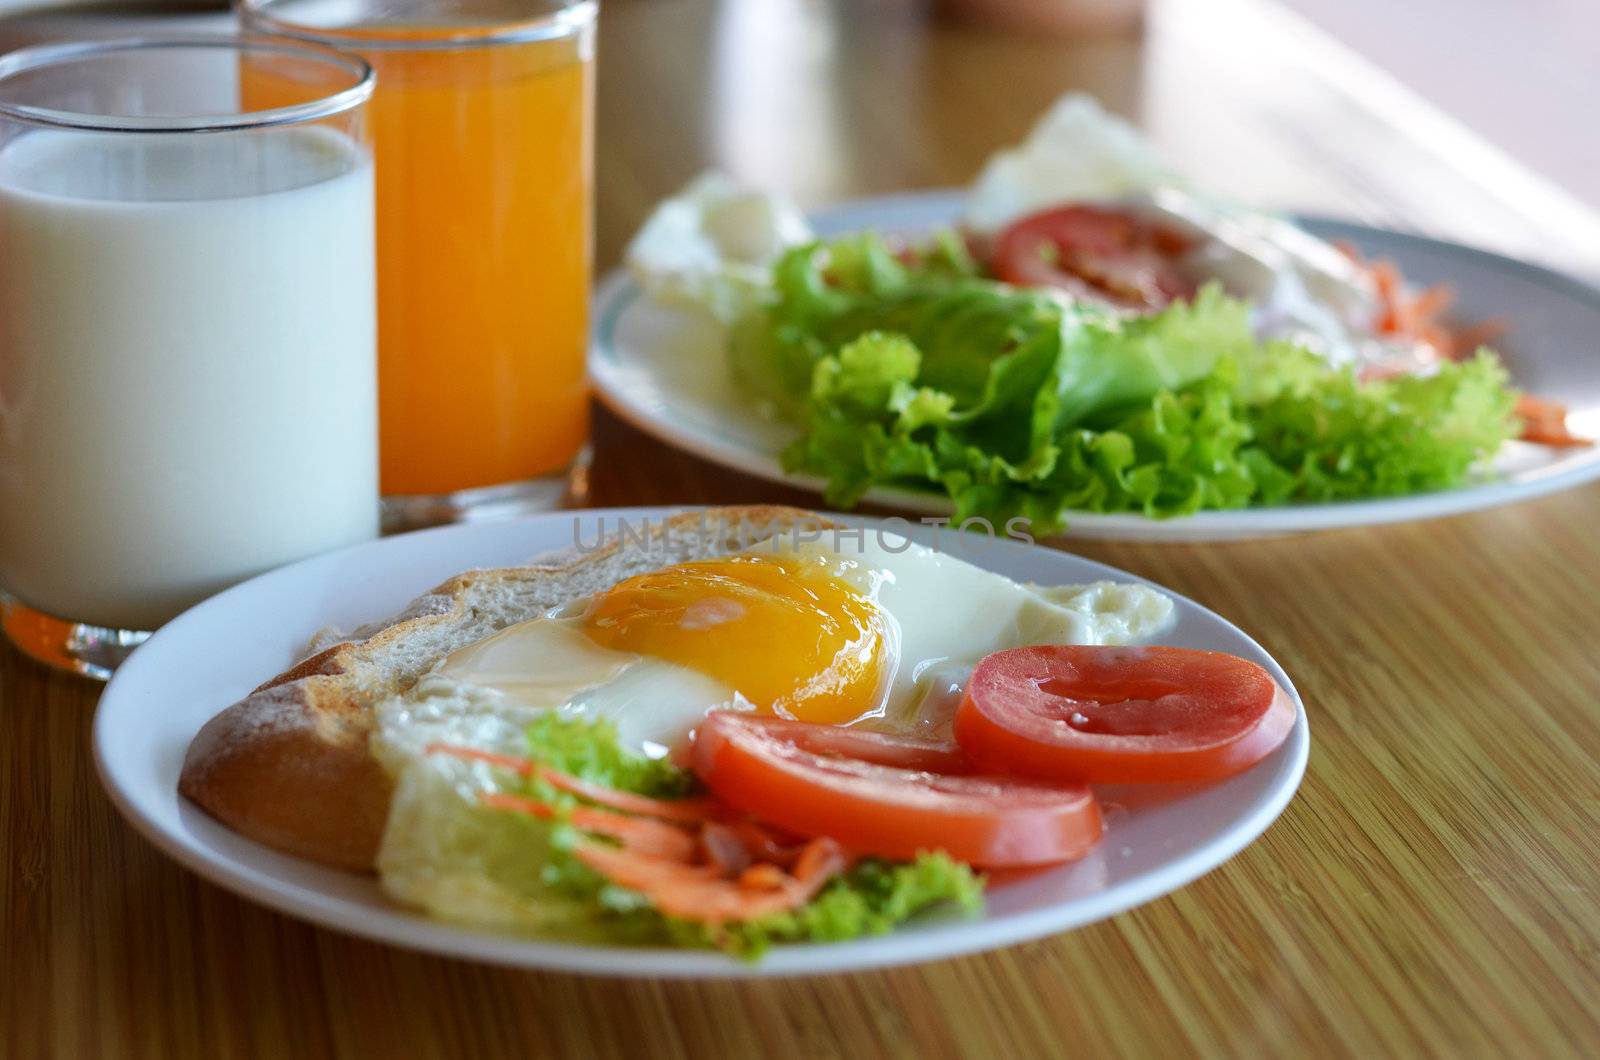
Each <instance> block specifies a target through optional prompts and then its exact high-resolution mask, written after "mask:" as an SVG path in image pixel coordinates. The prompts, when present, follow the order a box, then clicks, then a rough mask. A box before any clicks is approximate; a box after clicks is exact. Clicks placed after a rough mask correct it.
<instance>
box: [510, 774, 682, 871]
mask: <svg viewBox="0 0 1600 1060" xmlns="http://www.w3.org/2000/svg"><path fill="white" fill-rule="evenodd" d="M480 801H482V803H483V804H484V805H485V806H490V807H493V808H495V809H497V810H515V811H517V812H518V813H526V814H529V815H531V816H534V817H541V818H550V817H554V816H555V815H556V808H555V807H554V806H551V805H550V804H549V803H547V802H540V801H538V800H537V799H527V798H523V797H522V796H520V795H507V794H504V793H501V792H485V793H484V794H483V795H482V796H481V798H480ZM569 819H570V820H571V821H572V823H573V825H575V826H576V827H578V828H581V829H583V830H584V831H585V832H593V833H595V834H596V835H603V836H609V837H611V838H612V839H615V840H617V841H618V842H619V843H621V844H622V846H623V849H625V850H632V851H637V852H638V853H641V854H651V855H654V856H655V857H661V858H666V859H668V860H670V861H678V862H682V863H684V864H688V863H689V862H691V861H693V860H694V856H695V852H696V849H697V846H696V843H695V838H694V836H692V835H690V834H689V833H687V832H685V831H684V830H683V829H681V828H677V827H674V826H673V825H670V824H667V823H665V822H664V821H652V820H650V819H649V818H647V817H629V816H627V815H626V814H620V813H612V812H610V811H609V810H597V809H595V808H593V807H591V806H578V807H574V808H573V810H572V812H571V814H570V816H569Z"/></svg>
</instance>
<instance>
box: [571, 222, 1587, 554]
mask: <svg viewBox="0 0 1600 1060" xmlns="http://www.w3.org/2000/svg"><path fill="white" fill-rule="evenodd" d="M960 208H961V194H960V193H959V192H948V191H942V192H926V193H921V194H915V195H899V196H893V197H889V198H882V199H866V200H862V201H859V202H854V203H848V204H845V205H843V206H839V207H836V208H834V209H831V210H828V211H825V212H823V213H821V214H819V215H818V216H817V217H815V218H814V221H815V224H816V226H817V229H818V230H819V231H820V232H821V233H822V234H824V235H829V234H837V233H842V232H850V231H858V230H860V229H864V228H873V229H877V230H879V231H884V232H898V233H916V232H922V231H926V230H928V229H930V228H932V227H935V226H937V225H940V224H947V223H950V222H952V221H953V220H954V219H955V218H956V217H957V216H958V215H959V213H960ZM1304 224H1305V226H1306V227H1307V228H1309V229H1310V230H1311V231H1313V232H1315V233H1317V234H1318V235H1321V236H1324V237H1328V238H1337V239H1348V240H1350V241H1351V242H1353V243H1355V244H1356V245H1357V246H1358V247H1360V248H1361V250H1362V251H1363V252H1365V253H1367V254H1369V255H1373V256H1376V257H1384V258H1392V259H1393V260H1394V261H1395V262H1397V263H1398V264H1399V265H1400V268H1401V269H1402V270H1403V271H1404V272H1405V274H1406V275H1407V276H1408V277H1410V278H1411V279H1413V280H1414V281H1416V282H1417V283H1421V284H1433V283H1439V282H1446V283H1449V284H1451V285H1453V286H1454V287H1455V289H1456V291H1457V293H1458V296H1459V297H1458V301H1457V304H1458V305H1459V306H1460V307H1461V308H1462V309H1463V311H1464V312H1466V313H1468V314H1470V315H1471V318H1472V319H1485V318H1489V317H1504V318H1505V319H1506V320H1507V321H1508V322H1509V323H1510V331H1509V332H1508V333H1507V336H1506V338H1505V340H1504V342H1502V343H1497V345H1499V346H1500V347H1501V352H1502V353H1503V354H1504V355H1505V359H1506V362H1507V364H1508V366H1509V367H1510V369H1511V374H1512V377H1513V379H1514V380H1515V382H1516V383H1517V385H1518V386H1520V387H1522V388H1523V389H1525V390H1528V391H1530V392H1532V393H1536V394H1539V395H1540V396H1542V397H1547V398H1551V399H1554V400H1556V401H1561V402H1564V403H1565V404H1566V405H1567V406H1568V408H1569V409H1570V410H1571V413H1572V417H1571V420H1570V423H1571V424H1572V426H1573V428H1574V429H1575V430H1578V431H1579V432H1580V433H1584V434H1588V435H1591V436H1593V435H1600V354H1597V352H1596V349H1595V344H1594V336H1595V335H1597V334H1600V291H1596V290H1594V289H1593V288H1590V287H1586V286H1584V285H1583V284H1581V283H1579V282H1577V281H1576V280H1573V279H1571V278H1570V277H1567V276H1563V275H1561V274H1560V273H1556V272H1551V271H1549V270H1547V269H1541V268H1537V267H1535V266H1532V265H1526V264H1523V263H1521V262H1518V261H1513V260H1511V259H1509V258H1504V257H1500V256H1498V255H1495V254H1489V253H1486V252H1484V251H1480V250H1472V249H1469V248H1467V247H1461V246H1456V245H1455V244H1451V243H1441V242H1438V241H1436V240H1432V239H1424V238H1422V237H1420V236H1412V235H1404V234H1401V233H1399V232H1388V231H1383V230H1381V229H1375V228H1367V227H1364V226H1361V225H1352V224H1344V223H1340V222H1335V221H1324V220H1308V221H1305V222H1304ZM595 319H596V322H597V323H596V327H595V337H594V342H593V343H592V345H591V349H590V355H589V374H590V377H591V378H592V379H593V380H594V384H595V388H596V390H598V392H599V394H600V396H601V398H602V399H603V400H604V401H605V403H606V404H607V405H608V406H610V407H611V408H612V409H613V410H615V411H616V412H617V414H618V415H620V416H622V417H623V418H624V419H626V420H628V421H629V422H630V423H632V424H634V425H635V426H636V427H639V428H640V429H641V430H644V431H648V432H649V433H651V434H654V435H656V436H657V437H659V438H662V439H664V440H665V441H668V442H671V443H672V444H673V445H676V446H678V447H680V448H682V449H687V450H688V451H689V452H691V453H694V454H695V455H697V456H701V457H704V458H705V459H707V460H710V461H713V462H714V463H718V464H723V465H725V466H727V467H731V468H734V469H736V470H738V471H743V472H745V473H747V474H751V475H756V476H758V477H760V478H764V479H770V480H771V481H774V482H784V483H790V484H793V485H798V486H801V487H804V488H807V489H813V490H816V491H817V492H819V493H820V492H821V490H822V480H821V479H820V478H816V477H814V476H809V475H786V474H784V472H783V469H782V468H781V467H780V466H779V464H778V453H779V452H780V451H782V449H783V447H784V446H785V445H786V444H787V443H788V442H789V441H791V440H792V439H793V438H794V436H795V430H794V428H792V427H790V426H787V425H785V424H781V423H774V422H772V421H770V420H767V419H765V418H763V417H762V416H761V415H759V414H758V413H757V412H756V410H755V409H754V407H753V404H752V403H751V402H750V401H748V400H745V399H742V398H741V397H740V396H739V395H738V394H737V393H736V392H735V391H734V389H733V386H732V382H731V380H730V379H729V378H728V372H727V370H726V362H725V359H724V358H723V356H722V354H721V349H722V342H721V338H720V334H719V332H718V330H717V329H716V327H715V326H714V325H710V324H708V323H707V322H705V321H702V320H698V319H696V318H695V317H694V316H693V315H692V314H687V313H681V312H675V311H672V310H669V309H663V308H661V307H660V306H656V305H653V304H651V302H650V301H649V300H648V299H646V298H645V297H644V295H643V292H641V291H640V290H639V287H638V286H637V285H636V284H634V283H633V281H632V280H630V279H628V278H627V277H626V276H625V275H622V274H620V273H618V274H614V275H612V276H611V277H609V278H608V279H607V280H606V281H605V282H604V283H603V284H601V286H600V289H599V291H598V292H597V299H596V314H595ZM1597 477H1600V447H1595V448H1586V449H1566V450H1559V449H1549V448H1545V447H1542V446H1533V445H1528V444H1526V443H1523V442H1510V443H1508V444H1507V445H1506V447H1505V448H1504V450H1503V451H1502V452H1501V453H1500V454H1499V456H1498V458H1497V459H1496V460H1495V462H1494V466H1493V467H1492V468H1491V469H1489V470H1488V472H1487V473H1486V474H1485V475H1483V476H1482V477H1481V478H1480V479H1479V480H1478V481H1476V482H1474V483H1473V484H1470V485H1467V486H1464V487H1462V488H1459V489H1455V490H1449V491H1444V492H1439V493H1426V494H1418V495H1415V496H1410V497H1397V498H1390V499H1384V500H1372V501H1350V502H1341V503H1337V504H1300V505H1287V506H1283V507H1278V508H1254V509H1246V510H1243V511H1224V512H1200V513H1198V514H1195V515H1191V516H1186V517H1183V518H1177V519H1149V518H1146V517H1145V516H1142V515H1133V514H1121V515H1101V514H1094V513H1090V512H1082V513H1077V514H1073V515H1070V516H1069V519H1068V526H1067V530H1066V534H1067V536H1072V537H1092V538H1120V539H1126V540H1141V541H1211V540H1224V539H1229V538H1247V537H1259V536H1267V535H1272V534H1283V533H1291V532H1295V531H1303V530H1327V529H1333V528H1336V527H1344V526H1367V525H1373V524H1377V523H1392V522H1402V521H1406V520H1412V519H1429V518H1433V517H1435V516H1441V515H1454V514H1457V513H1459V512H1465V511H1472V510H1474V509H1478V508H1488V507H1493V506H1495V505H1499V504H1508V503H1510V502H1512V501H1518V500H1525V499H1527V498H1529V497H1536V496H1539V495H1540V494H1544V493H1550V492H1552V491H1554V490H1559V489H1567V488H1569V487H1571V486H1575V485H1577V484H1579V483H1581V482H1587V481H1589V480H1591V479H1594V478H1597ZM866 500H867V501H868V502H870V503H873V504H879V505H884V506H887V507H891V508H900V509H904V510H906V511H911V512H919V513H927V514H930V515H948V514H949V513H950V510H951V509H950V503H949V500H948V499H947V498H945V497H943V496H940V495H938V494H934V493H927V492H920V491H916V490H910V489H900V488H882V487H880V488H878V489H873V490H871V491H869V492H868V493H867V495H866Z"/></svg>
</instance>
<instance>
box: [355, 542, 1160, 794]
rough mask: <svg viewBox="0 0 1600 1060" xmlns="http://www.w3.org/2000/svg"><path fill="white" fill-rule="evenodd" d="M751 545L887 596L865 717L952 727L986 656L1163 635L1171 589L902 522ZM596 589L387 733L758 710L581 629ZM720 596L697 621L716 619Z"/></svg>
mask: <svg viewBox="0 0 1600 1060" xmlns="http://www.w3.org/2000/svg"><path fill="white" fill-rule="evenodd" d="M749 552H750V553H751V554H786V555H788V556H790V557H791V558H795V559H798V560H799V561H800V562H801V563H802V564H803V565H804V566H807V567H811V568H812V569H813V570H814V572H815V573H817V574H824V575H827V576H830V577H833V578H836V579H838V580H839V581H842V582H844V583H845V584H847V585H849V586H850V587H851V588H852V589H854V590H855V591H856V592H857V593H859V594H860V595H861V596H863V597H865V598H867V599H870V600H872V601H874V602H875V603H876V604H877V606H878V607H879V609H880V610H881V611H882V613H883V614H884V616H885V618H886V619H887V627H888V636H887V637H886V638H885V642H884V646H883V657H882V659H881V672H882V675H883V676H882V679H881V682H880V687H879V689H878V691H877V694H876V696H875V697H874V699H873V701H872V702H871V703H870V704H867V709H866V711H865V714H864V717H863V719H862V724H865V725H868V726H870V727H872V728H876V729H880V730H883V731H888V732H899V733H916V734H922V735H930V736H944V735H947V734H948V731H949V724H950V717H951V715H952V713H953V711H954V709H955V706H956V704H957V703H958V702H959V698H960V694H961V690H962V687H963V685H964V684H965V682H966V680H967V677H968V676H969V675H970V674H971V671H972V668H973V667H974V666H975V665H976V664H977V663H978V661H979V660H980V659H982V658H983V657H984V656H985V655H988V654H989V653H990V652H993V651H998V650H1000V649H1002V648H1008V647H1018V646H1022V645H1027V644H1126V643H1131V642H1133V641H1137V640H1142V639H1145V638H1147V637H1150V636H1152V635H1154V634H1155V633H1157V632H1159V631H1160V630H1161V629H1162V628H1164V627H1165V626H1166V625H1167V624H1168V623H1169V622H1170V621H1171V616H1172V601H1171V600H1170V599H1169V598H1168V597H1166V596H1165V595H1163V594H1162V593H1159V592H1156V591H1155V590H1152V589H1149V588H1146V587H1144V586H1140V585H1131V584H1120V583H1113V582H1096V583H1093V584H1091V585H1076V586H1059V587H1053V588H1045V587H1040V586H1036V585H1026V584H1020V583H1018V582H1015V581H1013V580H1011V579H1010V578H1006V577H1004V576H1003V575H999V574H995V573H993V572H990V571H986V570H982V569H980V568H978V567H975V566H973V565H972V564H970V563H966V562H964V561H963V560H960V559H958V558H956V557H955V556H952V555H950V554H948V553H945V552H939V551H935V550H933V549H930V548H927V547H925V546H923V545H919V544H916V543H914V542H911V541H909V540H907V539H905V538H903V537H900V536H898V535H895V534H892V533H888V532H883V531H877V530H867V531H861V532H853V531H844V532H842V533H838V534H835V533H833V532H825V533H824V534H823V535H822V536H821V537H818V538H810V539H800V538H797V537H787V536H784V537H777V538H773V539H770V540H768V541H766V542H763V543H760V544H757V545H755V546H753V547H752V548H751V549H750V550H749ZM586 603H587V601H579V602H577V603H575V604H573V605H569V606H567V607H565V608H562V609H559V610H557V611H552V612H550V613H548V614H545V615H541V616H539V617H537V618H535V619H533V620H531V621H528V622H523V623H519V624H517V625H514V626H511V627H508V628H507V629H504V630H502V631H500V632H499V633H496V634H494V635H493V636H490V637H488V638H485V639H484V640H481V641H478V642H476V643H474V644H471V645H468V646H467V647H465V648H462V649H460V650H459V651H456V652H454V653H452V654H451V655H449V656H447V657H446V658H444V659H442V660H440V662H439V663H438V664H436V665H435V666H434V668H433V669H432V670H431V671H430V672H429V673H428V674H427V675H425V676H424V677H423V679H422V680H421V681H419V682H418V683H417V685H416V686H415V687H414V688H413V689H412V690H411V691H409V692H407V693H406V694H404V695H402V696H396V697H394V698H392V699H390V700H389V701H387V702H385V703H384V704H382V705H381V706H380V707H379V709H378V732H377V736H376V737H375V739H374V747H375V749H376V751H377V753H378V754H379V756H380V758H381V759H383V760H384V761H385V763H386V764H387V765H388V766H389V768H391V769H393V770H395V771H396V772H398V771H399V769H400V768H402V767H403V766H404V764H405V762H406V761H407V760H409V759H411V758H414V757H416V756H418V755H420V754H421V753H422V750H423V748H425V747H426V746H427V745H428V744H429V743H433V742H445V743H456V744H463V745H466V746H473V747H481V748H484V749H488V750H497V751H502V752H506V753H513V754H515V753H520V752H522V751H523V750H524V745H523V737H522V731H523V729H524V727H525V726H526V725H527V724H528V722H529V721H531V720H532V719H533V718H534V717H535V716H536V715H537V714H538V713H539V712H541V711H546V710H558V711H560V712H561V713H562V714H563V715H565V716H569V717H575V718H591V719H601V718H603V719H607V720H609V721H611V722H612V723H613V724H614V725H615V726H616V728H617V732H618V736H619V738H620V740H621V742H622V743H623V745H624V746H625V747H628V748H631V749H633V750H635V751H639V752H641V753H644V754H647V755H650V756H652V757H659V756H661V755H664V754H667V753H669V752H670V751H671V750H673V749H674V748H678V747H681V746H682V745H683V744H684V742H685V741H686V739H687V737H688V734H689V732H690V730H692V729H693V728H694V726H695V725H696V724H698V722H699V720H700V719H701V718H702V717H704V716H705V714H706V713H707V712H709V711H712V710H718V709H729V708H732V709H745V710H749V709H754V708H753V707H752V705H751V704H750V703H749V702H747V701H746V700H745V699H744V698H743V697H741V696H740V695H739V690H738V689H735V688H730V687H728V686H727V685H725V684H723V683H722V682H720V681H718V680H716V679H714V678H712V677H709V676H707V675H705V674H702V673H699V672H697V671H695V670H692V669H690V668H688V667H685V666H681V665H678V664H676V663H671V662H667V661H665V660H662V659H655V658H649V657H646V656H642V655H636V654H633V653H630V652H622V651H615V650H612V649H610V648H605V647H602V646H600V645H598V644H596V643H595V642H594V641H592V640H590V639H589V638H588V637H587V636H586V635H585V633H584V631H583V626H582V622H583V619H582V613H583V610H584V606H585V604H586ZM717 617H718V606H717V604H716V603H715V602H714V601H713V602H708V607H707V608H706V609H705V613H704V614H702V615H700V616H699V617H698V618H697V619H696V620H697V621H701V620H704V621H711V622H713V623H714V622H715V621H716V620H717Z"/></svg>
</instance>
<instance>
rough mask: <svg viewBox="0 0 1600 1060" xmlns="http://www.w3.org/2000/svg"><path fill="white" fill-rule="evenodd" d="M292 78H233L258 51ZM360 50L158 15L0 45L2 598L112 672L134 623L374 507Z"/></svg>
mask: <svg viewBox="0 0 1600 1060" xmlns="http://www.w3.org/2000/svg"><path fill="white" fill-rule="evenodd" d="M265 70H270V71H273V72H274V74H275V75H280V74H281V75H282V76H285V77H293V78H294V80H295V83H296V84H297V85H299V86H300V90H299V92H298V93H297V94H296V95H294V96H293V97H292V98H291V97H289V96H287V95H286V96H284V97H283V98H281V99H279V100H278V101H276V103H275V105H274V106H273V107H271V108H266V109H264V108H255V107H251V106H248V105H245V103H244V102H243V101H242V100H241V84H242V83H243V82H244V81H245V80H247V79H249V78H250V77H252V76H255V75H256V73H257V72H259V71H265ZM372 85H373V75H372V70H371V69H370V68H369V67H368V66H367V64H366V63H364V62H362V61H361V60H360V59H356V58H353V57H349V56H343V55H340V54H338V53H336V52H334V51H332V50H329V49H325V48H320V47H316V46H314V45H309V44H303V43H297V42H292V41H282V40H270V39H263V38H235V37H172V38H163V39H135V40H121V41H105V42H95V43H82V44H59V45H48V46H44V47H39V48H30V49H25V50H23V51H19V52H13V53H11V54H10V55H6V56H4V57H3V58H0V590H3V592H0V617H3V621H4V628H5V631H6V633H7V635H8V636H10V638H11V639H12V640H13V641H14V642H15V643H16V644H17V645H18V646H19V647H21V648H22V649H23V650H24V651H26V652H28V653H29V654H32V655H34V656H35V657H37V658H40V659H42V660H44V661H46V662H49V663H52V664H54V665H57V666H60V667H64V668H67V669H72V670H76V671H78V672H80V673H84V674H89V675H91V676H97V677H104V676H106V675H107V674H108V673H109V672H110V671H111V670H112V669H113V668H114V667H115V666H116V665H117V663H118V662H120V661H121V659H122V658H123V657H124V656H125V655H126V654H127V653H128V652H129V651H131V650H132V648H133V647H134V646H136V645H137V644H138V643H139V642H140V641H142V640H143V639H144V637H146V636H148V631H149V630H152V629H155V628H156V627H157V626H159V625H161V624H162V623H164V622H165V621H167V620H168V619H170V618H172V617H173V616H174V615H176V614H177V613H178V612H179V611H182V610H184V609H185V608H187V607H188V606H190V605H191V604H194V603H196V602H197V601H199V600H200V599H202V598H204V597H205V596H208V595H210V594H211V593H214V592H216V591H217V590H219V589H221V588H223V587H225V586H227V585H229V584H231V583H233V582H236V581H238V580H240V579H242V578H245V577H248V576H250V575H253V574H256V573H258V572H260V571H263V570H266V569H268V568H271V567H275V566H278V565H280V564H282V563H285V562H288V561H290V560H293V559H298V558H300V557H302V556H306V555H309V554H311V553H315V552H321V551H323V550H326V549H330V548H334V547H337V546H340V545H346V544H350V543H353V542H356V541H360V540H363V539H367V538H371V537H374V536H375V535H376V533H377V530H378V489H377V396H376V341H377V340H376V330H377V325H376V266H375V250H374V244H375V240H374V205H373V182H372V168H373V167H372V159H371V152H370V150H369V147H368V140H367V127H366V121H365V113H364V112H365V104H366V101H367V99H368V97H369V96H370V95H371V93H372Z"/></svg>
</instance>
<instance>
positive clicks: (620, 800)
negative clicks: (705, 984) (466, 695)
mask: <svg viewBox="0 0 1600 1060" xmlns="http://www.w3.org/2000/svg"><path fill="white" fill-rule="evenodd" d="M423 750H424V753H426V754H443V755H450V756H451V757H453V758H461V759H465V760H467V761H469V762H487V763H488V764H489V765H492V766H500V767H501V768H503V769H509V770H511V771H512V772H514V773H516V774H517V775H518V776H524V777H537V778H538V779H540V780H542V781H544V782H545V783H546V784H549V785H550V786H551V787H553V788H557V789H559V790H561V791H565V792H567V793H569V794H572V795H576V796H578V797H579V798H582V799H588V800H589V801H590V802H594V803H599V804H600V805H601V806H609V807H611V808H612V809H613V810H622V811H624V812H625V813H635V814H639V815H640V816H643V817H656V818H660V819H661V820H663V821H681V822H683V823H685V824H698V823H700V822H701V821H704V820H707V819H709V818H710V817H711V816H712V815H713V814H715V813H717V812H718V807H717V806H716V804H714V803H712V802H711V801H710V800H709V799H653V798H651V797H650V796H648V795H635V794H634V793H633V792H631V791H618V790H616V789H615V788H608V787H606V786H605V785H603V784H594V783H591V782H590V781H587V780H580V779H579V778H577V777H575V776H573V775H571V774H570V773H563V772H561V771H560V770H559V769H551V768H550V767H549V766H542V765H539V764H538V763H537V762H531V761H529V760H528V759H526V758H516V757H514V756H512V755H503V754H496V753H494V752H493V751H480V750H478V749H476V748H473V747H458V746H456V745H455V744H447V743H431V744H429V745H428V746H427V747H425V748H424V749H423Z"/></svg>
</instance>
